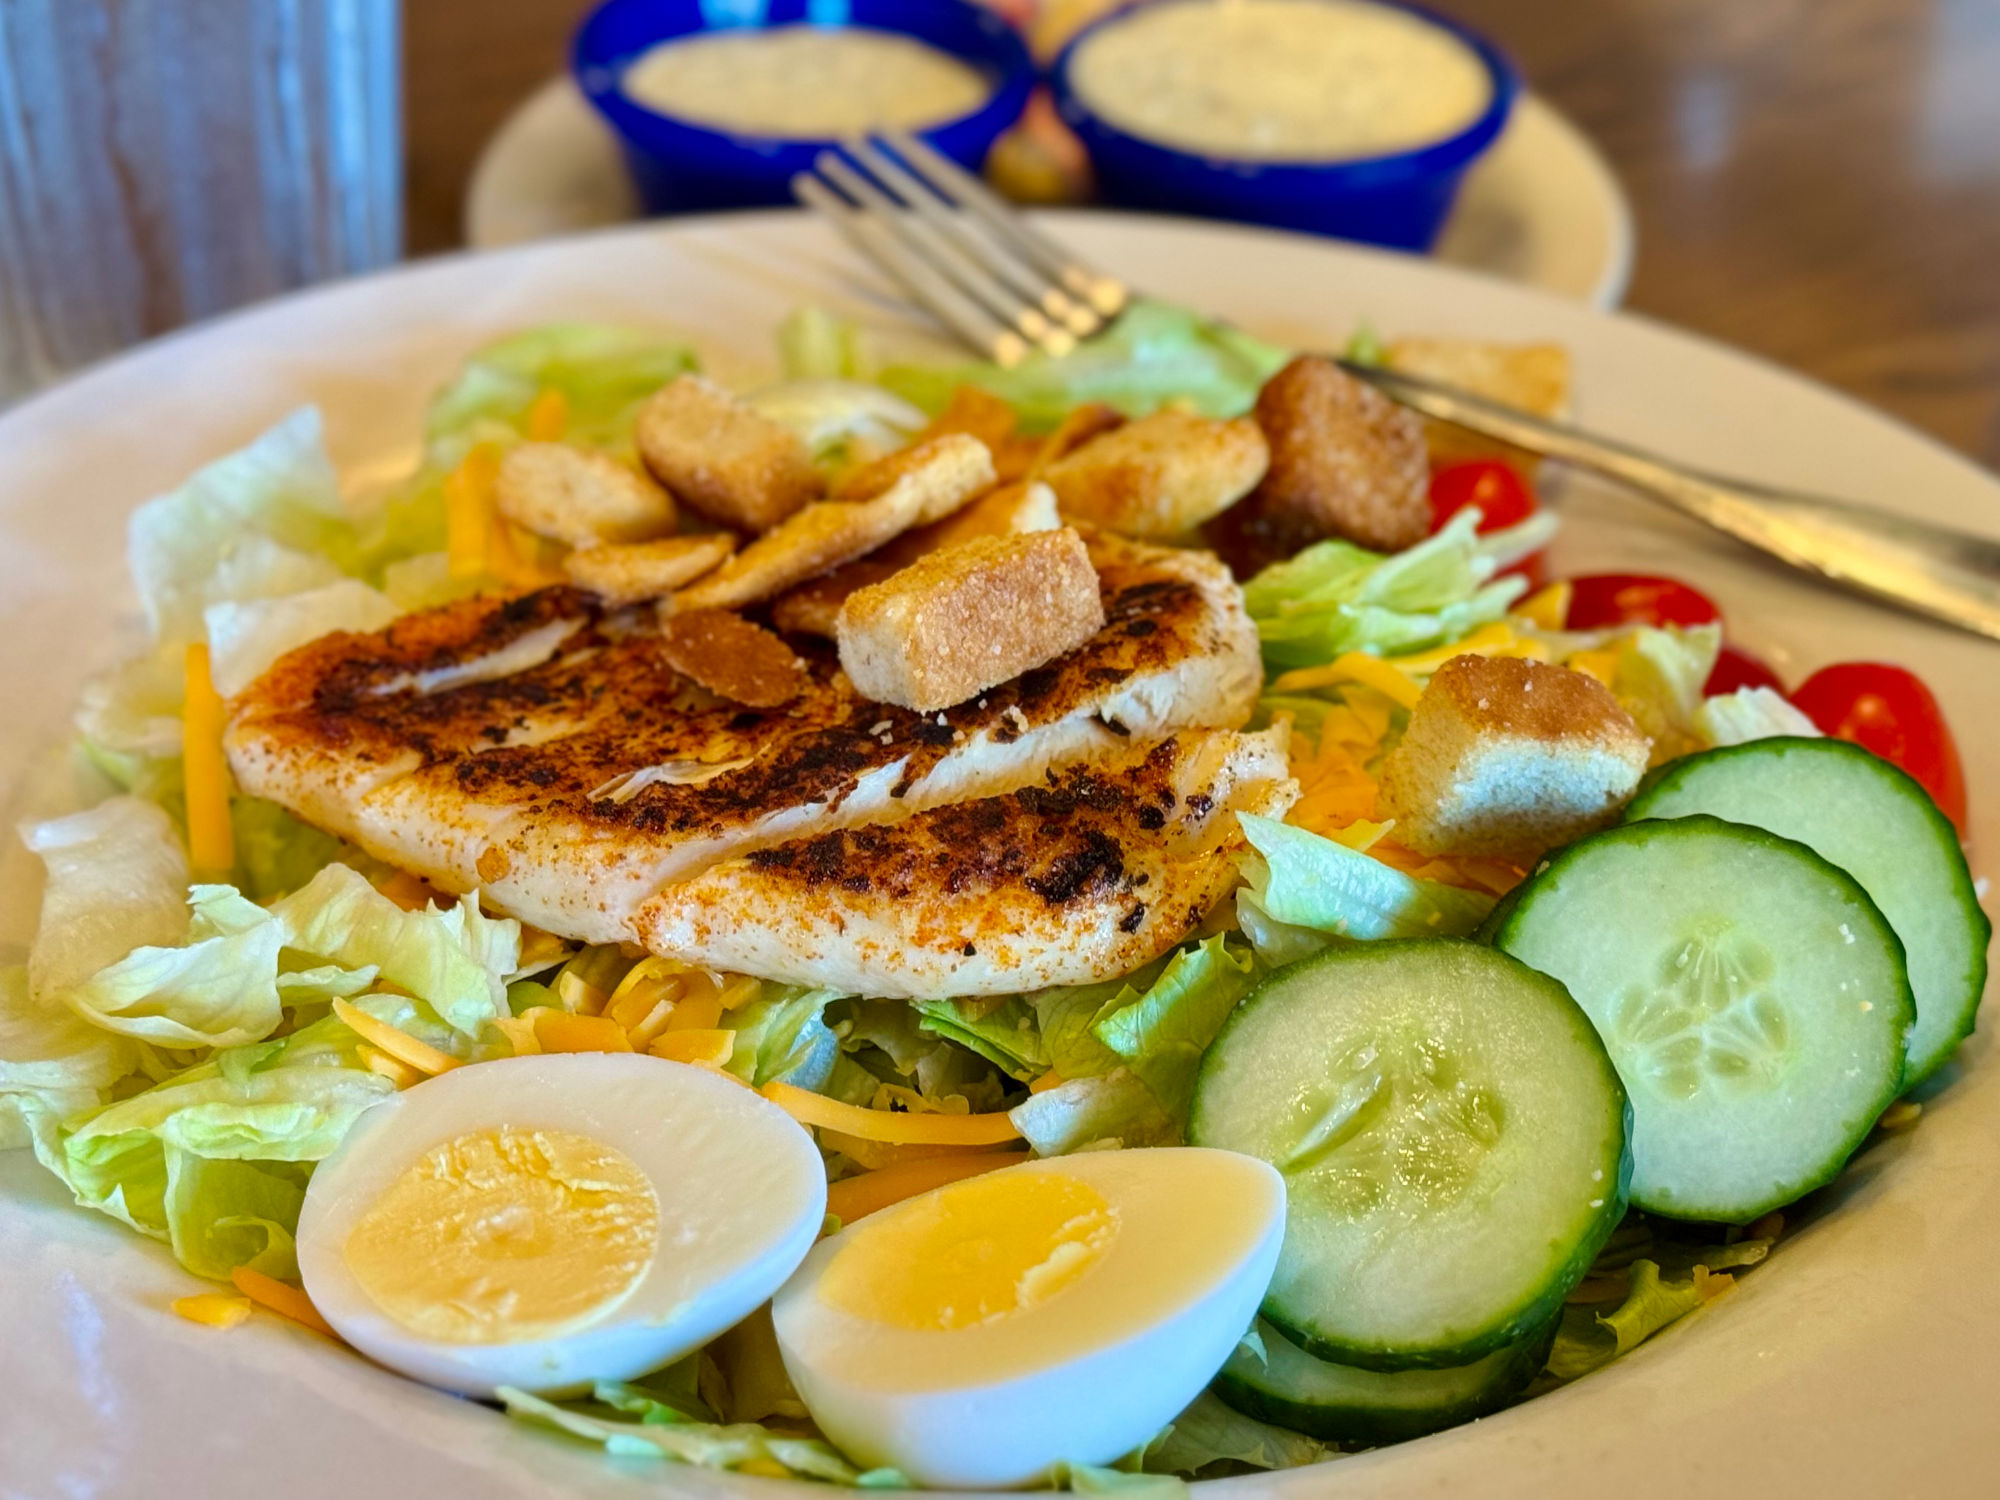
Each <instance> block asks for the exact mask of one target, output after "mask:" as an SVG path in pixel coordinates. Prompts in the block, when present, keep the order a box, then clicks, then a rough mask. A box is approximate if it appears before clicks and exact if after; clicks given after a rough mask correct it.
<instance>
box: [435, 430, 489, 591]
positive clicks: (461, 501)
mask: <svg viewBox="0 0 2000 1500" xmlns="http://www.w3.org/2000/svg"><path fill="white" fill-rule="evenodd" d="M499 472H500V450H499V449H497V448H495V447H494V446H493V445H492V444H491V443H479V444H476V445H475V446H474V447H473V449H472V451H471V452H470V453H468V454H466V455H465V457H464V458H463V459H462V460H461V461H460V462H459V465H458V467H457V468H455V469H453V470H452V471H451V473H449V474H447V475H446V476H445V481H444V507H445V553H446V556H447V558H448V560H449V562H450V567H451V576H452V577H454V578H477V577H480V576H481V575H482V574H484V573H485V572H486V569H487V552H488V547H489V543H488V541H487V533H488V532H489V531H491V530H492V529H493V520H494V514H493V479H494V476H495V475H496V474H498V473H499Z"/></svg>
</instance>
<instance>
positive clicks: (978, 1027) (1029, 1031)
mask: <svg viewBox="0 0 2000 1500" xmlns="http://www.w3.org/2000/svg"><path fill="white" fill-rule="evenodd" d="M910 1008H911V1009H912V1010H914V1011H915V1012H916V1013H917V1016H918V1022H917V1024H918V1026H919V1027H920V1028H921V1029H922V1030H923V1031H925V1032H927V1033H929V1034H930V1035H932V1036H937V1037H943V1038H944V1039H945V1040H946V1041H949V1042H956V1043H957V1044H958V1045H959V1046H961V1047H964V1048H966V1049H967V1050H968V1051H971V1052H976V1053H978V1054H979V1055H980V1056H981V1057H983V1058H985V1059H986V1060H987V1061H988V1062H990V1063H992V1064H993V1065H994V1066H995V1067H997V1068H1000V1069H1002V1070H1003V1071H1004V1072H1006V1073H1008V1074H1009V1075H1011V1076H1012V1077H1015V1078H1018V1079H1020V1080H1022V1081H1023V1082H1027V1081H1029V1080H1031V1079H1035V1078H1039V1077H1040V1076H1041V1075H1042V1074H1044V1073H1046V1072H1047V1071H1048V1070H1049V1055H1048V1050H1047V1048H1046V1047H1044V1046H1043V1044H1042V1036H1041V1031H1040V1028H1039V1027H1038V1026H1037V1025H1036V1021H1035V1011H1034V1008H1033V1007H1032V1006H1031V1005H1029V1004H1028V1003H1027V1002H1026V1001H1025V1000H1022V999H1021V998H1020V997H1019V996H1010V997H1009V998H1008V999H1007V1000H1006V1001H1004V1002H1003V1003H1002V1004H1000V1005H999V1006H997V1007H993V1008H991V1009H986V1010H984V1011H983V1013H981V1011H980V1010H979V1009H978V1008H977V1007H969V1006H968V1005H966V1004H965V1003H964V1002H961V1001H957V1000H913V1001H911V1002H910Z"/></svg>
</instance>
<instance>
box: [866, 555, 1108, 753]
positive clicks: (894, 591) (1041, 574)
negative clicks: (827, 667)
mask: <svg viewBox="0 0 2000 1500" xmlns="http://www.w3.org/2000/svg"><path fill="white" fill-rule="evenodd" d="M1103 628H1104V601H1103V597H1102V595H1101V593H1100V591H1099V589H1098V583H1097V570H1096V569H1095V568H1094V567H1092V566H1091V562H1090V553H1089V551H1088V549H1087V548H1086V547H1085V546H1084V543H1083V538H1082V537H1080V536H1078V535H1077V533H1076V532H1075V531H1073V530H1070V529H1068V528H1064V529H1063V530H1060V531H1038V532H1032V533H1030V534H1028V535H1026V536H1012V537H977V538H974V539H973V540H972V541H969V542H961V543H960V544H959V545H958V546H956V547H947V548H945V549H944V550H943V551H941V552H933V553H931V554H930V555H929V556H928V557H925V558H923V559H921V560H919V561H918V562H916V563H913V564H912V565H911V566H909V567H907V568H905V569H904V570H903V571H902V572H900V573H898V574H896V575H895V576H894V577H893V578H889V579H887V580H885V581H884V582H882V583H878V584H875V585H873V586H871V587H869V588H865V589H860V590H857V591H856V592H855V593H853V594H851V595H850V596H849V597H848V599H847V602H846V603H845V604H843V605H841V607H840V616H839V619H838V620H837V622H836V625H835V636H836V638H837V640H838V641H839V644H840V664H841V666H842V667H843V668H844V669H845V670H846V672H847V676H848V680H849V681H851V682H852V683H853V684H854V687H855V690H856V691H857V692H859V693H860V694H861V695H862V696H863V697H866V698H871V699H873V700H875V701H876V702H878V703H895V704H900V705H901V706H902V707H904V708H913V709H916V710H917V711H919V712H921V713H928V712H930V711H931V710H933V709H941V708H949V707H950V706H951V705H952V704H954V703H962V702H964V701H965V700H966V699H968V698H970V697H972V696H974V695H975V694H977V693H980V692H983V691H985V690H986V689H987V688H991V687H997V686H998V685H999V684H1001V683H1003V682H1006V681H1007V680H1008V679H1010V678H1013V677H1018V676H1020V675H1021V673H1023V672H1026V671H1028V670H1029V669H1030V668H1033V667H1038V666H1041V665H1042V664H1043V663H1044V662H1047V661H1052V660H1054V659H1055V658H1056V657H1058V656H1061V655H1062V654H1063V653H1064V652H1067V651H1073V650H1075V649H1076V648H1077V647H1078V646H1080V645H1082V644H1083V643H1084V642H1085V641H1087V640H1089V639H1090V638H1091V637H1092V636H1093V635H1095V634H1096V633H1097V632H1098V631H1100V630H1102V629H1103Z"/></svg>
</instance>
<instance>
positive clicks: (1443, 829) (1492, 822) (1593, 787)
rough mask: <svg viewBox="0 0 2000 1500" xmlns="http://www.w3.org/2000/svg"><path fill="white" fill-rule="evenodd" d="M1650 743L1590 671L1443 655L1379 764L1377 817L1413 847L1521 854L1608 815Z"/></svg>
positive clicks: (1624, 795) (1639, 769)
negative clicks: (1400, 735) (1406, 723)
mask: <svg viewBox="0 0 2000 1500" xmlns="http://www.w3.org/2000/svg"><path fill="white" fill-rule="evenodd" d="M1652 747H1653V742H1652V741H1651V740H1649V739H1648V738H1647V737H1646V736H1645V735H1643V734H1641V733H1640V732H1639V726H1638V725H1636V724H1634V723H1633V722H1632V717H1631V715H1630V714H1628V713H1626V712H1625V710H1624V709H1622V708H1620V707H1619V706H1618V700H1617V699H1615V698H1613V697H1612V696H1611V691H1610V689H1608V688H1606V687H1605V686H1604V684H1603V683H1601V682H1599V681H1597V680H1596V679H1595V678H1593V677H1588V676H1586V675H1585V674H1583V673H1582V672H1573V671H1571V670H1569V669H1568V668H1567V667H1549V666H1543V665H1541V664H1539V663H1537V662H1531V661H1521V660H1518V659H1515V658H1512V657H1503V656H1455V657H1453V658H1452V659H1451V660H1450V661H1448V662H1446V663H1445V664H1444V665H1443V666H1441V667H1439V668H1438V669H1437V672H1436V673H1435V674H1434V675H1433V676H1432V677H1431V680H1430V685H1429V686H1428V687H1426V688H1425V689H1424V694H1423V696H1422V697H1421V698H1419V699H1418V700H1417V706H1416V708H1415V709H1413V710H1412V711H1411V713H1410V725H1409V729H1408V731H1407V732H1406V733H1405V734H1404V736H1403V739H1402V742H1401V743H1400V744H1398V745H1397V746H1396V748H1395V749H1394V750H1392V751H1391V752H1390V753H1389V755H1388V757H1387V759H1386V760H1385V761H1384V763H1383V767H1382V785H1381V791H1380V794H1379V800H1378V805H1377V814H1378V816H1381V817H1385V818H1394V819H1395V820H1396V837H1397V838H1398V839H1399V840H1401V841H1402V842H1403V843H1404V844H1407V845H1408V846H1409V847H1410V848H1412V849H1415V850H1417V851H1419V852H1420V853H1424V854H1497V855H1511V856H1513V857H1515V858H1517V859H1521V860H1524V861H1525V860H1528V859H1532V858H1534V857H1535V856H1536V855H1539V854H1541V853H1542V852H1543V851H1544V850H1548V849H1553V848H1555V847H1556V846H1557V845H1559V844H1567V843H1569V842H1570V841H1571V840H1572V839H1577V838H1581V837H1582V836H1583V835H1584V834H1586V833H1591V832H1594V831H1595V830H1597V829H1599V828H1602V827H1604V826H1605V825H1607V824H1608V823H1610V822H1612V821H1613V820H1614V819H1616V818H1617V816H1618V812H1619V809H1620V808H1622V807H1623V806H1624V805H1625V804H1626V803H1627V802H1628V801H1630V800H1631V797H1632V794H1633V792H1635V791H1636V790H1637V789H1638V786H1639V778H1640V777H1641V776H1642V775H1643V774H1645V770H1646V760H1647V757H1648V755H1649V754H1650V753H1651V751H1652Z"/></svg>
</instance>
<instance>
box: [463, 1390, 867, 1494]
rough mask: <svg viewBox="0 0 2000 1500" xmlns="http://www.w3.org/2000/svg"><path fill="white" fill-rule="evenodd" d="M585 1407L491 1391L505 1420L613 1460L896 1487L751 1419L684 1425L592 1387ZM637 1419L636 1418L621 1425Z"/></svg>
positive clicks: (828, 1448) (813, 1442) (636, 1399)
mask: <svg viewBox="0 0 2000 1500" xmlns="http://www.w3.org/2000/svg"><path fill="white" fill-rule="evenodd" d="M593 1394H594V1396H595V1397H596V1399H595V1401H593V1402H590V1403H566V1404H563V1405H557V1404H556V1403H555V1402H553V1401H544V1400H543V1399H542V1398H541V1397H539V1396H531V1395H529V1394H528V1393H527V1392H526V1391H521V1390H516V1389H514V1388H513V1387H512V1386H502V1387H501V1388H500V1390H499V1392H498V1395H499V1397H500V1401H501V1404H502V1405H503V1406H505V1407H506V1409H507V1415H509V1416H510V1417H516V1418H519V1419H520V1420H522V1421H524V1422H533V1423H538V1424H540V1425H542V1426H546V1427H553V1428H556V1429H557V1430H558V1431H561V1432H566V1433H568V1434H570V1436H572V1437H579V1438H582V1439H584V1440H585V1441H586V1442H592V1443H598V1444H601V1445H602V1446H603V1448H604V1451H605V1452H607V1453H609V1454H612V1455H613V1456H615V1457H619V1458H666V1459H671V1460H673V1461H674V1462H676V1463H684V1464H692V1465H695V1466H696V1467H698V1468H704V1469H735V1468H739V1467H740V1466H742V1465H743V1464H746V1463H749V1462H751V1461H753V1460H761V1461H762V1462H765V1463H775V1464H778V1465H780V1466H782V1467H783V1468H784V1469H785V1471H786V1472H787V1473H789V1474H791V1475H794V1476H796V1477H798V1478H801V1479H819V1480H824V1481H826V1482H828V1483H830V1484H840V1485H849V1486H858V1487H862V1488H867V1489H902V1488H906V1487H907V1481H906V1480H905V1479H904V1478H903V1477H902V1476H901V1475H900V1474H897V1473H896V1472H895V1471H894V1470H891V1469H875V1470H869V1471H866V1472H864V1471H862V1470H859V1469H857V1468H855V1467H854V1465H852V1464H851V1463H849V1462H848V1461H847V1460H846V1459H845V1458H843V1457H841V1456H840V1454H839V1453H838V1452H837V1451H836V1450H835V1449H834V1447H833V1445H832V1444H830V1443H827V1442H823V1441H821V1440H820V1439H818V1438H803V1437H788V1436H784V1435H782V1434H779V1433H777V1432H774V1431H772V1430H771V1429H770V1428H768V1427H765V1426H762V1425H761V1424H758V1423H755V1422H737V1423H732V1424H730V1425H727V1426H723V1425H720V1424H717V1423H713V1422H698V1421H691V1420H689V1419H688V1418H687V1417H686V1416H685V1415H684V1414H683V1413H681V1412H680V1411H678V1410H677V1409H676V1408H674V1407H673V1406H670V1405H668V1404H666V1403H664V1402H661V1401H657V1400H649V1399H647V1398H645V1396H644V1395H643V1393H638V1394H636V1395H635V1392H634V1388H633V1387H629V1386H620V1385H614V1384H608V1383H607V1384H604V1385H600V1386H598V1387H597V1389H596V1391H595V1392H594V1393H593ZM635 1413H636V1414H637V1416H638V1420H637V1421H631V1420H622V1418H624V1417H626V1416H628V1415H631V1414H635Z"/></svg>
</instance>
